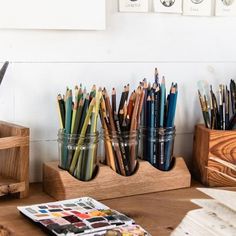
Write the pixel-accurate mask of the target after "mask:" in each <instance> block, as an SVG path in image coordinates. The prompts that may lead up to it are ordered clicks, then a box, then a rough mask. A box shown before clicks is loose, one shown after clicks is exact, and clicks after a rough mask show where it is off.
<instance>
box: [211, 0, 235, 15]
mask: <svg viewBox="0 0 236 236" xmlns="http://www.w3.org/2000/svg"><path fill="white" fill-rule="evenodd" d="M215 15H216V16H236V0H216V8H215Z"/></svg>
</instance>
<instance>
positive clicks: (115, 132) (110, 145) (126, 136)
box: [100, 85, 144, 176]
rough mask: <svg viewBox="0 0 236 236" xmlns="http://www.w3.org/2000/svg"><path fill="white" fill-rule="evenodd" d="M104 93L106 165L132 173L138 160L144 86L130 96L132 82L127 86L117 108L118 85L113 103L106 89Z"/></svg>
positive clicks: (103, 123) (126, 173) (123, 172)
mask: <svg viewBox="0 0 236 236" xmlns="http://www.w3.org/2000/svg"><path fill="white" fill-rule="evenodd" d="M102 94H103V97H102V100H101V109H100V117H101V122H102V127H103V133H104V134H103V135H104V143H105V152H106V164H107V165H109V166H110V167H111V168H112V169H113V170H114V171H116V172H117V173H119V174H121V175H124V176H129V175H131V174H132V173H133V172H134V170H135V167H136V161H137V160H136V159H137V151H138V150H137V148H138V128H139V122H140V114H141V110H142V104H143V99H144V91H143V87H142V86H139V87H138V88H137V89H136V90H135V91H133V92H132V93H131V95H130V97H129V85H127V86H125V87H124V91H123V92H122V94H121V99H120V103H119V107H118V110H117V108H116V90H115V88H113V90H112V96H111V102H110V97H109V95H108V93H107V91H106V89H105V88H104V89H103V91H102ZM128 97H129V99H128Z"/></svg>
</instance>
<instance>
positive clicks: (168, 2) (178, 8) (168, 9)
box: [154, 0, 182, 13]
mask: <svg viewBox="0 0 236 236" xmlns="http://www.w3.org/2000/svg"><path fill="white" fill-rule="evenodd" d="M154 11H155V12H160V13H182V0H154Z"/></svg>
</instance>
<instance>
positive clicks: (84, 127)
mask: <svg viewBox="0 0 236 236" xmlns="http://www.w3.org/2000/svg"><path fill="white" fill-rule="evenodd" d="M95 104H96V100H95V98H93V99H92V101H91V102H90V105H89V109H88V111H87V114H86V117H85V120H84V122H83V126H82V129H81V132H80V138H79V140H78V144H77V145H78V148H77V149H76V151H75V153H74V156H73V159H72V162H71V165H70V169H69V171H70V173H71V174H73V173H74V170H75V167H76V164H77V161H78V157H79V154H80V151H81V149H80V147H81V145H82V144H83V142H84V137H85V135H86V130H87V127H88V124H89V119H90V117H91V114H92V110H93V107H94V106H95ZM77 168H80V166H79V165H77Z"/></svg>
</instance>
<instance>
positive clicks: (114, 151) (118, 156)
mask: <svg viewBox="0 0 236 236" xmlns="http://www.w3.org/2000/svg"><path fill="white" fill-rule="evenodd" d="M102 140H103V145H104V149H105V162H104V163H103V164H106V165H108V166H110V167H111V169H112V170H114V171H115V172H116V173H118V174H120V175H123V176H130V175H132V174H133V173H134V172H135V171H136V169H137V161H138V145H139V131H138V130H134V131H124V132H117V131H114V132H109V131H108V130H104V129H103V131H102Z"/></svg>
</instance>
